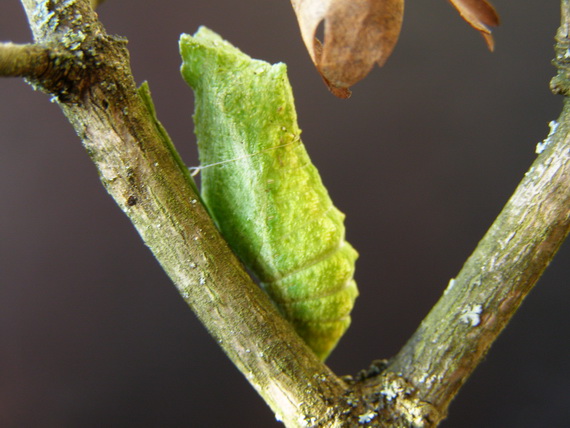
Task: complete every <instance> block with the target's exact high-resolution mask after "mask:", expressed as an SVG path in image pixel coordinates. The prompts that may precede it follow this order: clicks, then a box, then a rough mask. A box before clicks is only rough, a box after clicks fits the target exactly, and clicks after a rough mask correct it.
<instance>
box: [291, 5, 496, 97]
mask: <svg viewBox="0 0 570 428" xmlns="http://www.w3.org/2000/svg"><path fill="white" fill-rule="evenodd" d="M449 2H450V3H451V4H452V5H453V6H454V7H455V8H456V9H457V10H458V12H459V14H460V15H461V16H462V17H463V19H465V20H466V21H467V22H468V23H469V24H470V25H471V26H472V27H473V28H475V29H476V30H478V31H479V32H481V34H482V35H483V37H484V38H485V41H486V42H487V46H488V47H489V49H491V50H493V48H494V42H493V37H492V36H491V30H490V29H489V27H493V26H496V25H499V17H498V15H497V12H496V11H495V9H494V8H493V6H491V4H490V3H489V2H487V0H449ZM291 3H292V5H293V8H294V10H295V13H296V14H297V20H298V21H299V26H300V28H301V35H302V37H303V41H304V42H305V45H306V46H307V50H308V51H309V54H310V56H311V59H312V60H313V63H314V64H315V66H316V67H317V70H318V71H319V73H320V74H321V76H322V77H323V80H324V81H325V83H326V85H327V86H328V88H329V89H330V90H331V92H332V93H333V94H335V95H336V96H337V97H340V98H348V97H349V96H350V90H349V89H348V88H349V87H350V86H352V85H354V84H355V83H356V82H358V81H359V80H361V79H363V78H364V77H365V76H366V75H367V74H368V73H369V72H370V70H371V69H372V67H373V66H374V64H375V63H377V64H378V65H379V66H382V65H383V64H384V63H385V62H386V60H387V59H388V57H389V56H390V54H391V53H392V50H393V49H394V46H395V45H396V42H397V41H398V36H399V34H400V29H401V27H402V17H403V13H404V0H291ZM323 21H324V41H323V43H322V44H321V42H320V41H319V40H318V39H317V38H316V34H317V31H318V29H319V25H320V24H321V23H322V22H323Z"/></svg>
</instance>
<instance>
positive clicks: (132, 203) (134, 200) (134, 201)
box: [127, 195, 138, 207]
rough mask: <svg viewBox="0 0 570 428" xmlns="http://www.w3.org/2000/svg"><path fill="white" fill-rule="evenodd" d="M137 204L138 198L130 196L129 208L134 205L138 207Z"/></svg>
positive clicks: (128, 200)
mask: <svg viewBox="0 0 570 428" xmlns="http://www.w3.org/2000/svg"><path fill="white" fill-rule="evenodd" d="M137 202H138V199H137V197H136V196H134V195H131V196H129V198H128V199H127V205H128V206H129V207H132V206H133V205H136V204H137Z"/></svg>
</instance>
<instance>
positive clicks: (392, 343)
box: [0, 0, 570, 428]
mask: <svg viewBox="0 0 570 428" xmlns="http://www.w3.org/2000/svg"><path fill="white" fill-rule="evenodd" d="M494 4H495V6H496V7H497V8H498V10H499V12H500V14H501V17H502V19H503V25H502V26H501V27H500V28H499V29H497V30H496V31H495V33H494V34H495V37H496V44H497V48H496V52H495V53H493V54H491V53H489V52H488V51H487V50H486V48H485V44H484V42H483V39H482V38H481V36H480V35H479V34H477V32H475V31H474V30H472V29H470V28H469V27H468V25H467V24H465V23H464V22H463V21H462V20H461V19H460V18H459V16H458V14H457V13H456V12H455V11H454V10H453V9H452V7H451V6H450V5H449V4H448V2H446V1H442V0H430V1H425V0H416V1H411V2H409V4H407V6H406V8H407V10H406V14H405V19H404V27H403V31H402V35H401V38H400V41H399V43H398V46H397V47H396V50H395V53H394V55H393V56H392V58H391V59H390V60H389V62H388V64H387V65H386V66H385V67H384V68H383V69H376V70H375V71H374V72H373V73H372V74H371V75H370V76H369V77H368V78H367V79H366V80H365V81H364V82H362V83H360V84H358V85H357V86H356V87H354V88H353V89H354V94H353V97H352V98H351V99H350V100H348V101H342V100H337V99H335V98H334V97H333V96H332V95H330V94H329V93H328V92H327V90H326V89H325V88H324V86H323V84H322V83H321V80H320V78H319V76H318V75H317V73H316V72H315V71H314V69H313V66H312V64H311V63H310V60H309V57H308V54H307V53H306V52H305V48H304V46H303V45H302V42H301V38H300V36H299V31H298V28H297V24H296V22H295V18H294V14H293V11H292V9H291V7H290V4H289V2H287V1H271V2H270V1H267V0H244V1H239V2H238V1H227V0H210V1H185V2H182V1H174V0H163V1H161V2H156V1H155V2H140V1H136V0H122V1H117V0H109V1H108V2H106V3H105V4H103V6H102V7H101V8H100V10H99V14H100V18H101V19H102V21H103V22H104V24H105V25H106V27H107V29H108V31H109V32H111V33H114V34H119V35H123V36H126V37H127V38H128V39H129V48H130V51H131V59H132V67H133V71H134V74H135V77H136V79H137V80H138V82H142V81H144V80H148V81H149V82H150V85H151V89H152V90H153V95H154V98H155V102H156V105H157V109H158V114H159V117H160V119H161V120H162V121H163V123H164V125H165V126H166V127H167V129H168V131H169V132H170V134H171V136H172V137H173V139H174V142H175V144H176V145H177V147H178V148H179V150H180V151H181V152H182V153H183V156H184V157H185V159H186V161H187V163H188V164H189V165H196V163H197V161H196V155H195V151H194V148H193V145H194V136H193V133H192V121H191V114H192V109H193V106H192V93H191V91H190V89H189V88H187V87H186V85H185V84H184V83H183V81H182V79H181V78H180V77H179V72H178V68H179V64H180V60H179V57H178V53H177V40H178V37H179V34H180V33H182V32H194V31H195V30H196V29H197V27H198V26H199V25H202V24H204V25H207V26H209V27H210V28H212V29H214V30H215V31H217V32H219V33H221V34H222V36H224V37H225V38H227V39H228V40H230V41H231V42H232V43H234V44H236V45H237V46H239V47H240V48H241V49H242V50H244V51H245V52H247V53H248V54H250V55H252V56H254V57H257V58H263V59H265V60H268V61H271V62H277V61H283V62H286V63H287V64H288V66H289V73H290V78H291V81H292V85H293V89H294V92H295V95H296V99H297V106H298V113H299V118H300V125H301V127H302V128H303V139H304V141H305V144H306V145H307V147H308V150H309V153H310V154H311V155H312V158H313V161H314V162H315V163H316V164H317V166H318V167H319V169H320V170H321V173H322V176H323V179H324V182H325V184H326V185H327V186H328V188H329V190H330V192H331V194H332V196H333V199H334V200H335V203H336V204H337V206H338V207H340V208H341V210H343V211H344V212H345V213H346V214H347V221H346V223H347V229H348V239H349V241H350V242H351V243H352V244H353V245H354V246H355V247H356V248H357V249H358V250H359V252H360V254H361V256H360V259H359V261H358V264H357V274H356V277H357V281H358V284H359V288H360V291H361V297H360V299H359V300H358V301H357V306H356V308H355V312H354V318H353V319H354V321H353V325H352V327H351V329H350V330H349V331H348V333H347V335H346V336H345V337H344V339H343V340H342V341H341V342H340V345H339V347H338V348H337V350H336V351H335V352H334V353H333V355H332V357H331V358H330V360H329V364H330V366H331V367H332V368H333V370H334V371H335V372H337V373H339V374H344V373H355V372H357V371H358V370H360V369H362V368H364V367H366V366H367V365H368V364H369V362H370V361H371V360H373V359H375V358H382V357H389V356H391V355H393V354H394V353H395V352H397V350H398V349H399V348H400V347H401V346H402V345H403V343H404V342H405V340H406V339H407V338H408V337H409V335H410V334H411V333H412V332H413V331H414V329H415V327H416V326H417V325H418V323H419V321H420V320H421V319H422V318H423V317H424V315H425V314H426V313H427V311H428V310H429V308H430V307H431V306H432V305H433V304H434V302H435V301H436V299H437V298H438V296H439V295H440V294H441V293H442V291H443V290H444V288H445V287H446V285H447V283H448V281H449V279H450V278H452V277H453V276H455V274H456V273H457V272H458V270H459V269H460V267H461V265H462V263H463V261H464V260H465V259H466V257H467V256H468V255H469V254H470V252H471V251H472V250H473V248H474V247H475V245H476V244H477V242H478V240H479V239H480V238H481V236H482V235H483V233H484V232H485V230H486V229H487V227H488V226H489V225H490V223H491V221H492V220H493V219H494V217H495V216H496V215H497V213H498V212H499V210H500V209H501V207H502V205H503V204H504V203H505V202H506V199H507V198H508V196H509V195H510V194H511V193H512V191H513V190H514V187H515V186H516V184H517V182H518V181H519V179H520V178H521V177H522V175H523V174H524V172H525V170H526V169H527V167H528V166H529V164H530V163H531V162H532V161H533V159H534V157H535V154H534V148H535V145H536V143H537V142H538V141H540V140H542V139H543V138H544V137H545V136H546V134H547V133H548V126H547V124H548V122H549V121H550V120H553V119H556V117H557V116H558V113H559V110H560V107H561V98H560V97H556V96H553V95H551V94H550V92H549V89H548V82H549V79H550V78H551V76H552V75H553V74H554V69H553V67H552V66H551V64H550V61H551V58H552V57H553V51H552V45H553V36H554V34H555V30H556V28H557V25H558V21H559V5H558V2H557V1H554V0H552V1H518V2H515V1H507V0H495V1H494ZM0 40H11V41H14V42H27V41H29V40H30V35H29V30H28V29H27V25H26V21H25V16H24V14H23V11H22V9H21V6H20V4H19V2H18V1H17V0H5V1H3V2H2V7H1V9H0ZM0 97H1V98H0V99H1V103H0V200H1V201H2V202H1V204H2V205H1V209H0V226H1V227H0V344H1V348H0V427H3V428H20V427H23V428H27V427H48V428H52V427H54V428H55V427H65V428H67V427H73V428H75V427H82V428H83V427H137V428H146V427H168V428H170V427H184V426H187V427H230V426H231V427H235V428H238V427H244V428H245V427H273V426H275V427H277V426H280V425H279V424H277V423H276V422H275V420H274V416H273V414H272V413H271V411H270V410H269V408H268V407H267V406H266V405H265V404H264V403H263V402H262V400H261V399H260V398H259V397H258V396H257V395H256V393H255V392H254V390H253V389H252V388H251V387H250V386H249V384H248V383H247V382H246V380H245V379H244V378H243V377H242V375H241V374H240V373H239V372H238V371H237V370H236V369H235V368H234V367H233V366H232V364H231V362H230V361H229V360H228V359H227V358H226V357H225V355H224V354H223V353H222V352H221V350H220V349H219V348H218V347H217V345H216V344H215V343H214V341H213V340H212V339H211V338H210V337H209V336H208V334H207V333H206V331H205V330H204V328H203V327H202V326H201V325H200V324H199V322H198V321H197V320H196V318H195V317H194V315H193V314H192V312H191V311H190V310H189V309H188V308H187V306H186V305H185V304H184V303H183V301H182V299H181V298H180V297H179V296H178V295H177V293H176V291H175V289H174V287H173V286H172V285H171V283H170V281H169V279H168V278H167V277H166V276H165V274H164V273H163V272H162V271H161V269H160V267H159V266H158V265H157V263H156V262H155V260H154V259H153V257H152V256H151V254H150V252H149V251H148V250H147V249H146V247H144V245H142V243H141V240H140V238H139V237H138V235H137V234H136V232H135V231H134V229H133V227H132V226H131V225H130V223H129V221H128V220H127V219H126V217H125V216H124V215H123V214H122V213H121V212H120V211H119V209H117V207H116V206H115V205H114V202H113V201H112V200H111V199H110V198H109V197H108V196H107V194H106V193H105V191H104V189H103V187H102V186H101V185H100V183H99V180H98V177H97V174H96V172H95V169H94V168H93V166H92V165H91V164H90V161H89V159H88V157H87V156H86V154H85V152H84V150H83V148H82V146H81V144H80V142H79V140H78V138H77V136H76V135H75V134H74V132H73V131H72V129H71V127H70V126H69V124H68V123H67V122H66V121H65V119H64V118H63V115H62V114H61V112H60V111H59V109H58V107H57V106H56V105H54V104H50V102H49V99H48V97H46V96H45V95H43V94H41V93H37V92H33V91H32V90H31V88H30V87H28V86H27V85H26V84H25V83H24V82H22V81H21V80H19V79H0ZM569 264H570V247H569V246H568V245H566V246H564V247H563V248H562V251H561V252H560V253H559V255H558V256H557V258H556V259H555V261H554V262H553V264H552V265H551V267H550V268H549V270H548V271H547V273H546V275H545V276H544V277H543V278H542V279H541V281H540V283H539V285H538V287H537V288H536V289H535V290H534V291H533V292H532V293H531V294H530V296H529V297H528V299H527V300H526V302H525V304H524V305H523V307H522V309H521V311H520V312H519V313H518V314H517V316H516V317H515V319H514V320H513V322H512V323H511V325H509V327H508V328H507V329H506V331H505V332H504V333H503V335H502V336H501V338H500V339H499V340H498V342H497V343H496V344H495V346H494V347H493V349H492V350H491V352H490V354H489V355H488V357H487V359H486V361H485V362H484V363H483V364H482V365H481V366H480V367H479V368H478V369H477V371H476V372H475V375H474V376H473V377H472V379H471V380H470V381H469V382H468V384H467V385H466V386H465V387H464V389H463V390H462V391H461V393H460V394H459V396H458V398H457V399H456V400H455V402H454V403H453V405H452V406H451V414H450V417H449V419H448V420H447V421H446V422H445V423H444V424H443V427H445V428H457V427H459V428H471V427H486V428H504V427H517V428H523V427H566V426H568V420H569V418H570V394H569V393H568V386H567V385H568V382H569V381H570V368H569V364H568V362H567V361H568V357H569V354H570V353H569V332H570V328H569V325H570V323H569V321H568V315H569V313H570V312H569V310H568V306H569V304H570V288H569V287H568V283H569V281H570V268H569Z"/></svg>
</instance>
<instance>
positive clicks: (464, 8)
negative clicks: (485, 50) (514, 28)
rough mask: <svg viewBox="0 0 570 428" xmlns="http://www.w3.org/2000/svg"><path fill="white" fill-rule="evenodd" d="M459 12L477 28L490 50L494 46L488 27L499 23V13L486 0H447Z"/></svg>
mask: <svg viewBox="0 0 570 428" xmlns="http://www.w3.org/2000/svg"><path fill="white" fill-rule="evenodd" d="M449 2H450V3H451V4H452V5H453V6H454V7H455V8H456V9H457V11H458V12H459V14H460V15H461V16H462V17H463V19H465V20H466V21H467V22H468V23H469V25H471V26H472V27H473V28H475V29H476V30H478V31H479V32H480V33H481V34H482V35H483V37H484V38H485V41H486V42H487V46H488V47H489V49H490V50H493V49H494V48H495V42H494V40H493V36H492V35H491V30H490V28H489V27H496V26H497V25H499V23H500V20H499V15H498V14H497V12H496V11H495V8H494V7H493V6H491V4H490V3H489V2H487V0H449Z"/></svg>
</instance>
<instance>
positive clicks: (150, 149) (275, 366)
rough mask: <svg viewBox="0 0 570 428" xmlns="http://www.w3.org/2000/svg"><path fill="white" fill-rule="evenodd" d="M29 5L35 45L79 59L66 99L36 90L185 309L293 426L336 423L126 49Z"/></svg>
mask: <svg viewBox="0 0 570 428" xmlns="http://www.w3.org/2000/svg"><path fill="white" fill-rule="evenodd" d="M23 4H24V6H25V9H26V12H27V15H28V19H29V22H30V26H31V28H32V31H33V34H34V37H35V39H36V42H37V43H40V44H57V45H59V46H63V47H65V48H66V49H67V50H68V51H69V52H71V54H72V55H73V58H74V61H73V62H70V63H68V64H66V66H65V68H64V69H59V70H58V73H57V76H64V80H65V85H64V87H63V89H62V86H61V85H55V83H54V79H53V78H54V77H56V75H51V74H50V75H47V76H43V78H42V79H41V80H40V81H39V82H37V85H39V86H41V88H42V89H43V90H44V91H46V92H48V93H50V94H51V95H52V96H54V98H55V100H56V101H57V102H58V104H59V105H60V107H61V108H62V110H63V112H64V114H65V115H66V117H67V118H68V119H69V121H70V123H71V124H72V125H73V127H74V128H75V130H76V131H77V133H78V135H79V136H80V138H81V139H82V141H83V144H84V146H85V147H86V149H87V151H88V153H89V155H90V157H91V158H92V160H93V162H94V163H95V165H96V167H97V169H98V171H99V174H100V177H101V180H102V182H103V185H104V186H105V187H106V189H107V191H108V192H109V193H110V194H111V196H112V197H113V198H114V199H115V200H116V202H117V204H118V205H119V207H120V208H121V209H122V210H123V211H124V212H125V213H126V214H127V215H128V216H129V217H130V219H131V220H132V222H133V224H134V225H135V227H136V228H137V231H138V232H139V234H140V235H141V237H142V238H143V240H144V242H145V243H146V245H148V247H149V248H150V249H151V251H152V252H153V253H154V255H155V256H156V258H157V259H158V260H159V262H160V263H161V265H162V266H163V268H164V270H165V271H166V272H167V274H168V275H169V276H170V278H171V279H172V281H173V282H174V284H175V285H176V287H177V288H178V290H179V291H180V293H181V295H182V297H183V298H184V299H185V301H186V302H188V304H189V305H190V306H191V307H192V309H193V310H194V312H195V313H196V315H197V316H198V317H199V318H200V320H201V321H202V322H203V323H204V325H205V326H206V328H207V329H208V330H209V331H210V333H211V334H212V336H213V337H214V338H215V339H216V341H217V342H218V343H219V344H220V346H221V347H222V348H223V349H224V351H225V352H226V353H227V355H228V356H229V357H230V358H231V359H232V361H233V362H234V363H235V364H236V366H237V367H238V368H239V370H240V371H241V372H242V373H244V375H245V376H246V377H247V378H248V380H249V382H250V383H251V384H252V385H253V386H254V387H255V388H256V390H257V391H258V392H259V393H260V394H261V395H262V396H263V397H264V399H265V401H266V402H267V403H268V404H269V405H270V406H271V407H272V409H273V410H274V412H275V413H276V415H279V416H278V417H279V418H280V419H282V420H283V421H284V422H286V423H287V424H288V425H289V426H309V425H310V424H312V423H313V421H316V420H320V421H325V422H323V423H324V424H328V423H329V422H327V421H332V420H335V419H337V418H338V417H339V412H340V411H341V408H342V406H337V405H336V403H337V401H338V400H340V399H341V397H342V393H343V391H344V388H345V385H344V383H343V382H342V381H341V380H340V379H338V378H337V377H336V376H335V375H334V374H333V373H332V372H331V371H330V370H329V369H328V367H326V366H325V365H323V364H322V363H321V362H320V361H319V360H318V359H317V357H316V356H315V355H314V354H313V353H312V352H311V351H310V350H309V349H308V348H307V346H306V345H305V344H304V342H302V340H301V339H300V338H299V337H298V336H297V335H296V333H295V332H294V331H293V330H292V328H291V327H290V325H289V324H288V323H287V322H286V321H285V320H284V319H283V318H282V317H281V316H280V315H279V314H278V313H277V311H276V310H275V308H274V307H273V305H272V304H271V303H270V302H269V300H268V298H267V296H266V295H265V294H264V293H263V292H262V291H261V289H260V288H259V287H258V286H257V285H255V284H254V283H253V282H252V280H251V278H250V277H249V276H248V275H247V273H246V272H245V271H244V269H243V267H242V265H241V263H240V262H239V261H238V260H237V259H236V258H235V256H234V255H233V253H232V252H231V251H230V250H229V248H228V247H227V245H226V244H225V241H224V240H223V239H222V238H221V237H220V235H219V233H218V231H217V230H216V228H215V226H214V225H213V223H212V221H211V219H210V217H209V216H208V214H207V212H206V210H205V209H204V208H203V206H202V205H201V203H200V198H199V196H198V195H197V194H196V192H195V190H194V185H193V182H192V180H191V178H190V176H189V174H188V171H187V168H186V167H185V165H183V164H182V163H181V161H180V160H179V157H178V156H177V155H176V154H175V153H174V149H173V147H172V145H171V143H170V141H168V140H167V137H166V134H165V132H163V128H162V127H161V126H160V125H159V123H158V122H157V121H156V120H155V118H154V117H153V113H154V112H153V110H152V108H151V107H150V105H149V102H148V98H147V97H146V96H145V95H143V97H142V98H141V96H139V94H138V93H137V90H136V87H135V83H134V81H133V78H132V74H131V72H130V67H129V63H128V53H127V50H126V48H125V42H124V40H121V39H117V38H113V37H110V36H108V35H107V34H106V33H105V31H104V29H103V27H102V26H101V24H100V23H99V22H98V21H97V19H96V15H95V14H94V13H93V11H92V10H91V8H90V3H89V1H88V0H78V1H74V0H71V1H60V2H54V1H45V0H44V1H39V0H23ZM74 35H75V36H74ZM69 76H73V77H74V78H69Z"/></svg>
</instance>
